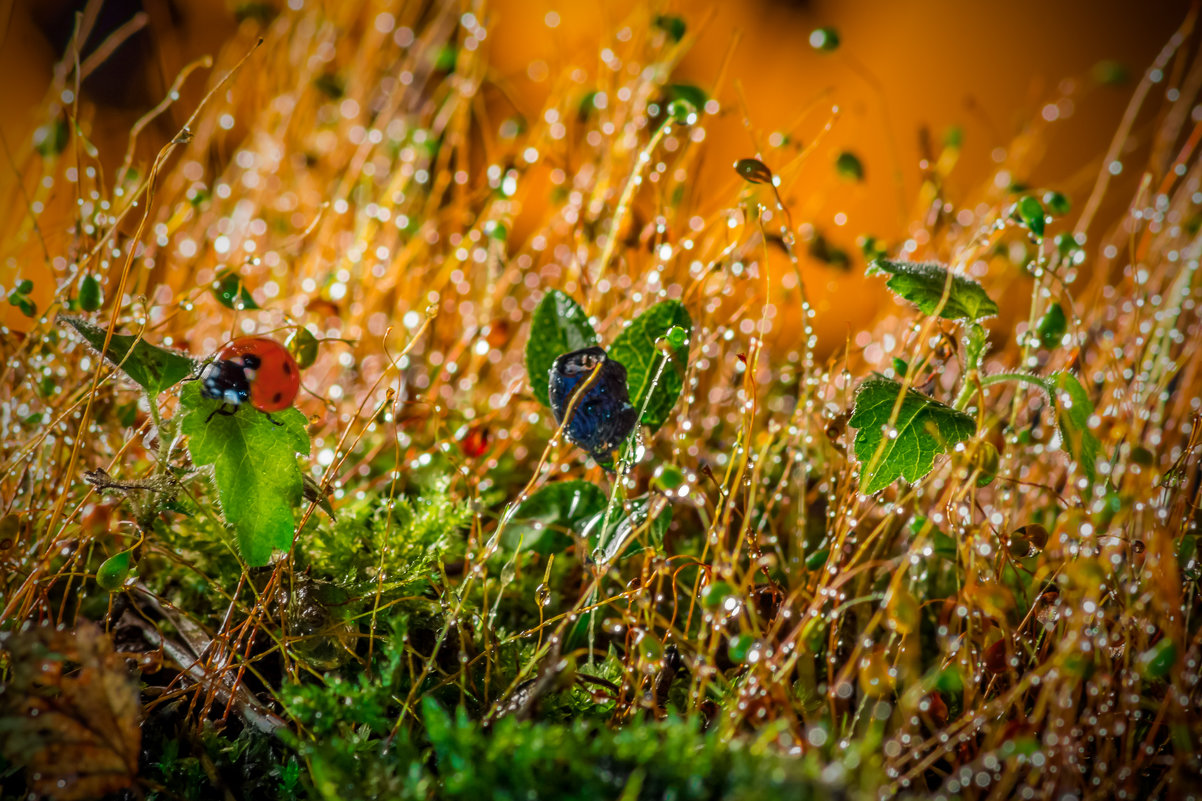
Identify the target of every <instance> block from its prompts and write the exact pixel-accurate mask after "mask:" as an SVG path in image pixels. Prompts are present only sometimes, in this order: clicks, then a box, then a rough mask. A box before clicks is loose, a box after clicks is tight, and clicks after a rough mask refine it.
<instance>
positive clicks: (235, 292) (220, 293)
mask: <svg viewBox="0 0 1202 801" xmlns="http://www.w3.org/2000/svg"><path fill="white" fill-rule="evenodd" d="M213 297H215V298H217V302H218V303H220V304H221V305H222V306H225V307H226V308H227V309H257V308H259V304H257V303H255V299H254V298H253V297H252V296H251V294H250V290H249V289H247V288H246V285H245V284H243V283H242V276H240V275H238V274H237V273H236V272H234V271H233V270H222V271H221V272H219V273H218V274H217V280H216V281H214V282H213Z"/></svg>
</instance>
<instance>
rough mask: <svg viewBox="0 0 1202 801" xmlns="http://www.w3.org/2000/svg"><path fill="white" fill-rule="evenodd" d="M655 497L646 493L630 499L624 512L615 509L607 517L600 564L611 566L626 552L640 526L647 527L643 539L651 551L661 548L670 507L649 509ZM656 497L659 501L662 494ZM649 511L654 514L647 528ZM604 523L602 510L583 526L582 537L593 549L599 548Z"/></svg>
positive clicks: (669, 515)
mask: <svg viewBox="0 0 1202 801" xmlns="http://www.w3.org/2000/svg"><path fill="white" fill-rule="evenodd" d="M655 497H656V496H654V495H651V494H647V495H642V496H640V497H638V498H631V499H630V500H629V501H627V502H626V509H625V510H621V509H619V510H618V511H617V512H615V513H614V514H613V515H612V516H611V517H610V519H609V526H608V529H607V531H606V532H605V552H604V554H603V556H602V562H603V563H604V564H612V563H613V561H614V560H615V559H617V558H618V557H619V556H622V555H623V554H625V553H627V551H628V550H629V546H630V545H631V543H632V542H634V540H633V535H634V533H635V532H636V531H637V530H638V529H641V528H643V527H644V526H647V536H648V540H649V541H650V543H651V545H652V546H653V547H655V548H662V547H663V544H664V536H665V535H667V533H668V527H669V526H670V525H672V505H671V504H669V503H663V501H661V504H662V507H661V508H659V509H658V510H655V509H653V506H652V502H653V501H654V499H655ZM659 497H661V498H663V496H662V495H661V496H659ZM652 511H655V517H654V518H653V519H652V520H651V523H650V525H648V524H647V516H648V515H649V514H651V512H652ZM604 524H605V511H604V509H603V510H602V511H600V512H598V513H597V514H596V515H594V516H593V517H592V519H590V520H589V521H588V522H587V523H586V524H585V527H584V534H585V536H586V537H587V538H588V539H589V543H590V545H591V546H592V547H593V548H596V547H597V546H598V545H600V541H599V540H600V537H601V528H602V526H603V525H604ZM636 550H641V549H636ZM631 553H633V551H632V552H631Z"/></svg>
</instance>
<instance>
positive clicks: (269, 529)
mask: <svg viewBox="0 0 1202 801" xmlns="http://www.w3.org/2000/svg"><path fill="white" fill-rule="evenodd" d="M179 404H180V409H181V414H182V415H183V421H182V422H181V423H180V431H182V432H183V433H184V434H186V435H188V452H189V453H190V454H191V455H192V461H193V463H194V464H196V465H212V466H213V472H214V477H215V479H216V483H217V497H218V499H219V500H220V501H221V510H222V513H223V514H224V516H225V519H226V521H227V522H228V523H229V524H230V525H232V526H233V527H234V532H235V534H236V535H237V540H238V550H239V551H241V553H242V558H243V559H245V560H246V563H247V564H248V565H250V566H251V567H257V566H260V565H265V564H267V563H268V562H269V561H270V560H271V554H272V552H273V551H275V550H276V549H279V550H282V551H287V550H289V549H290V548H291V547H292V534H293V529H294V527H295V519H294V517H293V509H294V508H295V507H296V506H297V505H298V504H299V503H300V500H301V492H302V486H303V482H302V479H301V471H300V467H299V465H298V464H297V460H296V455H297V454H298V453H300V454H308V453H309V434H308V433H307V432H306V431H305V426H306V424H307V422H308V421H307V420H306V419H305V415H304V414H302V413H301V412H300V410H298V409H285V410H284V411H282V412H274V413H273V414H272V418H273V419H274V420H275V421H276V422H278V423H279V424H280V425H275V424H273V423H272V422H271V420H268V419H267V415H265V414H263V413H262V412H259V411H256V410H255V409H253V408H251V406H250V405H249V404H243V405H242V406H239V407H238V410H237V412H235V413H234V414H232V415H228V416H227V415H220V414H218V415H213V417H212V419H208V417H209V415H210V414H212V412H213V411H214V410H215V409H217V408H218V407H219V406H220V403H219V402H218V401H215V400H210V399H208V398H202V397H201V396H200V384H199V383H198V382H193V383H191V384H189V385H188V386H186V387H184V389H183V391H182V392H180V398H179Z"/></svg>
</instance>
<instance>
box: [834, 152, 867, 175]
mask: <svg viewBox="0 0 1202 801" xmlns="http://www.w3.org/2000/svg"><path fill="white" fill-rule="evenodd" d="M835 172H837V173H838V174H839V177H840V178H843V179H845V180H848V181H863V180H864V164H863V163H862V162H861V161H860V157H859V156H857V155H856V154H855V153H852V152H851V151H850V150H844V151H843V152H842V153H840V154H839V155H838V157H837V158H836V159H835Z"/></svg>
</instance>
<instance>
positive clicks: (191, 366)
mask: <svg viewBox="0 0 1202 801" xmlns="http://www.w3.org/2000/svg"><path fill="white" fill-rule="evenodd" d="M59 321H60V322H62V323H65V324H66V325H69V326H71V327H72V328H74V329H75V330H76V331H78V332H79V334H80V336H82V337H83V338H84V339H86V340H87V341H88V344H89V345H91V346H92V347H93V348H95V349H96V350H97V352H99V351H100V349H101V348H103V347H104V333H105V329H104V328H101V327H99V326H95V325H92V324H91V323H89V322H86V321H84V320H81V319H79V318H78V317H67V316H65V315H64V316H61V317H59ZM131 351H132V352H131ZM104 357H105V358H106V359H108V360H109V361H110V362H112V363H113V364H116V365H119V366H120V367H121V370H122V371H123V372H124V373H125V374H126V375H127V376H129V377H130V378H132V379H133V380H134V381H135V382H136V383H137V384H138V385H139V386H141V387H142V388H143V389H145V390H146V391H147V392H148V393H150V394H151V395H157V394H158V393H160V392H162V391H163V390H165V389H167V388H168V387H171V386H174V385H175V384H178V383H179V382H180V381H182V380H183V379H185V378H187V377H188V375H189V374H191V373H192V372H194V371H195V370H196V367H197V364H196V360H195V359H193V358H192V357H191V356H188V355H187V354H184V353H179V352H177V351H173V350H165V349H163V348H159V347H156V346H154V345H151V344H149V343H148V342H146V341H145V340H140V339H138V338H137V337H133V336H130V335H129V334H113V337H112V339H110V340H109V349H108V350H107V351H106V352H105V354H104Z"/></svg>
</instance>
